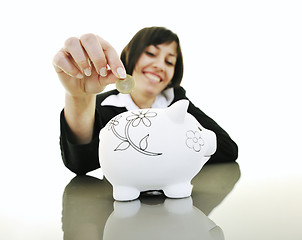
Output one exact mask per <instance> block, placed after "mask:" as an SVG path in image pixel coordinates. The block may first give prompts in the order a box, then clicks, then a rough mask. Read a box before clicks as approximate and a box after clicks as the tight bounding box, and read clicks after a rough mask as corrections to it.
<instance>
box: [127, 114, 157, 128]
mask: <svg viewBox="0 0 302 240" xmlns="http://www.w3.org/2000/svg"><path fill="white" fill-rule="evenodd" d="M132 114H133V115H131V116H128V117H127V121H132V126H133V127H137V126H138V125H139V124H140V123H141V122H142V123H143V124H144V125H145V126H146V127H150V126H151V121H150V119H149V118H151V117H155V116H156V115H157V114H156V112H149V110H147V111H145V112H144V111H138V113H133V112H132Z"/></svg>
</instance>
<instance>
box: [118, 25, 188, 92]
mask: <svg viewBox="0 0 302 240" xmlns="http://www.w3.org/2000/svg"><path fill="white" fill-rule="evenodd" d="M173 41H175V42H176V43H177V60H176V64H175V71H174V76H173V78H172V81H171V83H170V84H169V86H168V87H179V86H180V83H181V80H182V76H183V58H182V52H181V48H180V43H179V39H178V36H177V35H176V34H175V33H173V32H172V31H170V30H168V29H166V28H164V27H150V28H143V29H141V30H140V31H138V32H137V33H136V34H135V35H134V37H133V38H132V39H131V41H130V42H129V43H128V44H127V46H126V47H125V48H124V50H123V51H122V53H121V60H122V62H123V64H124V66H125V68H126V71H127V73H129V74H132V73H133V70H134V68H135V65H136V62H137V61H138V59H139V57H140V56H141V54H142V53H143V52H144V50H145V48H146V47H148V46H150V45H155V46H156V45H158V44H162V43H171V42H173Z"/></svg>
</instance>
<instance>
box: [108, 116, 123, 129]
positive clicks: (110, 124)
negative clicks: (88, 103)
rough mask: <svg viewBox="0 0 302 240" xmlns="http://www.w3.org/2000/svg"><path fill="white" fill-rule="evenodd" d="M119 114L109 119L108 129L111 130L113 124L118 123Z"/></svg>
mask: <svg viewBox="0 0 302 240" xmlns="http://www.w3.org/2000/svg"><path fill="white" fill-rule="evenodd" d="M121 117H122V116H121V115H118V116H117V117H115V118H113V119H111V120H110V122H109V123H108V130H111V129H112V128H113V127H114V126H117V125H119V121H118V120H119V119H120V118H121Z"/></svg>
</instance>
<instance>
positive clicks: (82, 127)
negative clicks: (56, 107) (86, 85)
mask: <svg viewBox="0 0 302 240" xmlns="http://www.w3.org/2000/svg"><path fill="white" fill-rule="evenodd" d="M95 101H96V95H95V94H89V95H88V94H87V95H85V96H83V97H73V96H71V95H69V94H67V93H66V94H65V108H64V116H65V119H66V122H67V124H68V126H69V128H70V131H71V135H72V141H73V142H74V143H76V144H87V143H89V142H90V141H91V140H92V137H93V128H94V121H95Z"/></svg>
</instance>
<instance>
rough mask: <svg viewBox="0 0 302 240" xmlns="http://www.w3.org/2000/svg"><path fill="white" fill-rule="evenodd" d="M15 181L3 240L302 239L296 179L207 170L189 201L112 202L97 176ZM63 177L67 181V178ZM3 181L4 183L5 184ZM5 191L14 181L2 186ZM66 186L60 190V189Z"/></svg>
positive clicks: (4, 208)
mask: <svg viewBox="0 0 302 240" xmlns="http://www.w3.org/2000/svg"><path fill="white" fill-rule="evenodd" d="M60 172H61V171H58V173H59V174H57V175H56V174H55V173H51V174H44V177H43V176H42V175H43V174H38V173H37V174H36V176H33V175H31V176H28V175H26V174H24V175H22V176H15V178H19V179H18V180H16V179H15V180H14V183H13V184H9V185H8V186H7V187H4V189H2V191H1V192H2V197H1V198H2V201H1V206H0V207H1V208H0V211H1V215H0V223H1V232H0V236H1V239H16V240H17V239H41V238H43V239H74V240H80V239H81V240H82V239H85V240H90V239H91V240H100V239H104V240H108V239H150V240H151V239H213V240H214V239H215V240H218V239H255V238H257V239H276V240H278V239H285V238H289V237H290V239H295V240H299V239H301V236H302V234H301V231H300V228H299V226H300V224H301V216H302V206H301V202H302V197H301V196H302V194H301V180H302V179H301V176H300V175H299V176H298V175H295V176H294V175H293V176H291V177H287V178H283V179H281V178H272V179H270V180H265V181H264V180H261V179H258V180H255V179H254V180H253V181H250V180H248V179H245V178H244V176H242V173H241V170H240V165H239V164H237V163H229V164H216V165H206V166H205V167H204V168H203V169H202V170H201V172H200V173H199V174H198V175H197V176H196V177H195V178H194V179H193V181H192V183H193V186H194V188H193V193H192V196H191V197H188V198H183V199H169V198H166V197H165V196H164V195H163V194H162V193H161V192H147V193H142V194H141V196H140V198H139V199H137V200H135V201H130V202H117V201H114V200H113V198H112V187H111V185H110V183H109V182H107V181H106V180H103V179H102V178H101V175H99V177H96V176H97V175H98V174H100V173H94V174H92V175H96V176H90V175H86V176H72V175H71V174H70V179H68V177H62V176H60ZM65 175H66V174H65ZM4 180H5V179H4ZM6 180H7V183H9V181H12V180H13V179H9V178H6ZM64 180H65V184H63V181H64Z"/></svg>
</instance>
